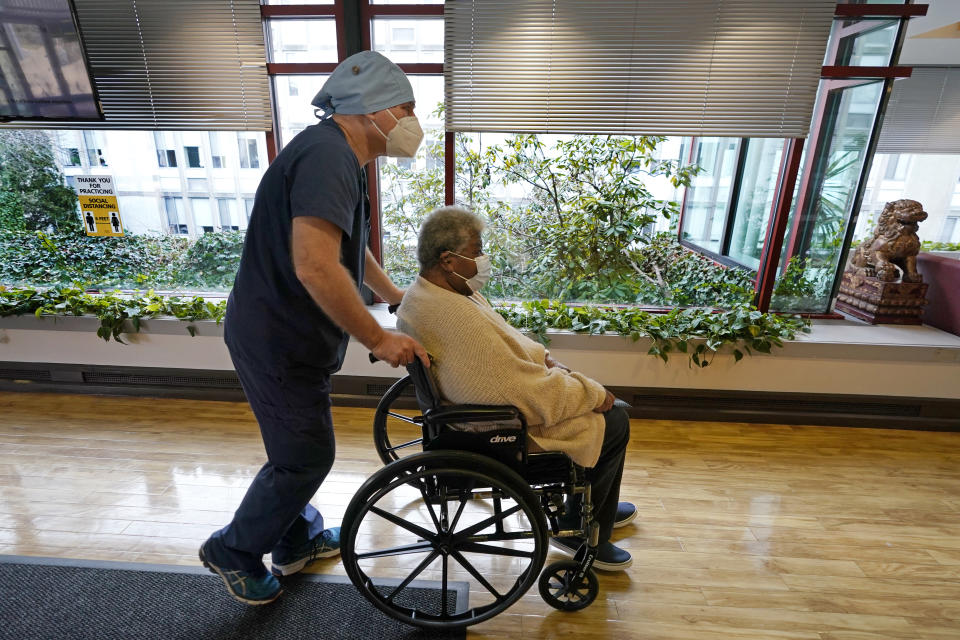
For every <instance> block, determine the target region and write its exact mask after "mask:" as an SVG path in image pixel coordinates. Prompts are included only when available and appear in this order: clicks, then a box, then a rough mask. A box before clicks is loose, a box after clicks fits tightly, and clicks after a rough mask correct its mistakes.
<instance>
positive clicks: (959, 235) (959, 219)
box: [940, 211, 960, 243]
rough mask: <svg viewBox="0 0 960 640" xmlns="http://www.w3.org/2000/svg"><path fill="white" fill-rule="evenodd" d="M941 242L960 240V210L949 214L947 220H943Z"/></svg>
mask: <svg viewBox="0 0 960 640" xmlns="http://www.w3.org/2000/svg"><path fill="white" fill-rule="evenodd" d="M940 242H950V243H954V242H960V211H958V212H957V215H950V216H947V218H946V220H944V221H943V230H942V231H941V232H940Z"/></svg>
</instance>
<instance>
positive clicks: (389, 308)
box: [368, 304, 400, 364]
mask: <svg viewBox="0 0 960 640" xmlns="http://www.w3.org/2000/svg"><path fill="white" fill-rule="evenodd" d="M399 308H400V305H399V304H391V305H388V306H387V311H388V312H389V313H391V314H395V313H396V312H397V309H399ZM368 355H369V356H370V364H376V363H378V362H380V358H378V357H377V356H375V355H373V354H372V353H370V354H368Z"/></svg>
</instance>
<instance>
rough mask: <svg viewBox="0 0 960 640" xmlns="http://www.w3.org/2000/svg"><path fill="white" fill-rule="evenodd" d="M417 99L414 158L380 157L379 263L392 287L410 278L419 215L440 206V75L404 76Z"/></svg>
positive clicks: (414, 267) (414, 263)
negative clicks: (419, 137) (419, 131)
mask: <svg viewBox="0 0 960 640" xmlns="http://www.w3.org/2000/svg"><path fill="white" fill-rule="evenodd" d="M407 77H408V78H410V84H412V85H413V93H414V97H415V98H416V100H417V107H416V114H417V118H418V119H419V120H420V124H421V126H422V127H423V131H424V139H423V144H421V145H420V150H419V151H418V152H417V156H416V157H415V158H380V159H379V160H378V161H377V167H378V170H379V178H380V180H379V185H380V220H381V234H382V235H381V237H382V241H383V244H382V247H383V266H384V269H385V270H386V271H387V273H389V274H390V277H391V278H392V279H393V281H394V282H395V283H396V284H397V286H405V285H408V284H410V283H411V282H413V279H414V278H415V277H416V274H417V272H418V271H419V267H418V266H417V257H416V249H417V233H418V231H419V229H420V223H421V222H422V221H423V218H424V217H425V216H426V215H427V214H428V213H430V212H431V211H432V210H433V209H436V208H437V207H441V206H443V197H444V190H443V170H444V152H443V149H444V147H443V145H444V132H443V117H442V115H441V107H442V106H443V76H415V75H410V76H407Z"/></svg>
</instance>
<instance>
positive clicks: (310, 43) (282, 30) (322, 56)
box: [269, 18, 337, 102]
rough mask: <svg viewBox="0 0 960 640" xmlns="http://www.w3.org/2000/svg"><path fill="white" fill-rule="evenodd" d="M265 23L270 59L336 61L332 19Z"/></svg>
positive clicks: (277, 60)
mask: <svg viewBox="0 0 960 640" xmlns="http://www.w3.org/2000/svg"><path fill="white" fill-rule="evenodd" d="M269 23H270V52H271V54H272V57H271V58H270V61H271V62H337V25H336V21H335V20H334V19H332V18H310V19H308V20H288V19H282V20H280V19H272V20H270V21H269ZM311 97H313V96H311ZM308 102H309V100H308Z"/></svg>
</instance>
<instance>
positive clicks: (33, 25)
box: [0, 0, 103, 121]
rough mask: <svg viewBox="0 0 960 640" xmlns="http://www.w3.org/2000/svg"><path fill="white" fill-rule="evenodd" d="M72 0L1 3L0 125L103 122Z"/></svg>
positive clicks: (10, 1) (26, 0) (22, 0)
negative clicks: (30, 122) (14, 122)
mask: <svg viewBox="0 0 960 640" xmlns="http://www.w3.org/2000/svg"><path fill="white" fill-rule="evenodd" d="M102 119H103V113H102V112H101V110H100V102H99V100H98V99H97V93H96V90H95V88H94V83H93V78H92V77H91V75H90V71H89V66H88V64H87V58H86V54H85V51H84V47H83V39H82V38H81V36H80V28H79V25H78V23H77V20H76V13H75V11H74V7H73V3H72V1H71V0H0V121H12V120H40V121H43V120H55V121H65V120H86V121H90V120H102Z"/></svg>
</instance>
